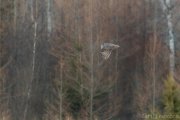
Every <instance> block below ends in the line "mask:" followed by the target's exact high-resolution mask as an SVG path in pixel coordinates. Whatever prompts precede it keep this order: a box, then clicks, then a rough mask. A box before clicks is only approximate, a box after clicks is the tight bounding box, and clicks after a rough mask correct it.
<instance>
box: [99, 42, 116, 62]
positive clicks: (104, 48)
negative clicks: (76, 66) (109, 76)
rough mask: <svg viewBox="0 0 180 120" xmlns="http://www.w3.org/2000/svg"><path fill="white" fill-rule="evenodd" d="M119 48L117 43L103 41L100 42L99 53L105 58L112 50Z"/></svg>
mask: <svg viewBox="0 0 180 120" xmlns="http://www.w3.org/2000/svg"><path fill="white" fill-rule="evenodd" d="M117 48H119V45H115V44H112V43H103V44H101V54H102V57H103V58H104V59H105V60H107V59H108V58H109V56H110V55H111V52H112V50H114V49H117Z"/></svg>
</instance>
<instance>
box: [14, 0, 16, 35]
mask: <svg viewBox="0 0 180 120" xmlns="http://www.w3.org/2000/svg"><path fill="white" fill-rule="evenodd" d="M16 21H17V0H14V35H15V34H16V23H17V22H16Z"/></svg>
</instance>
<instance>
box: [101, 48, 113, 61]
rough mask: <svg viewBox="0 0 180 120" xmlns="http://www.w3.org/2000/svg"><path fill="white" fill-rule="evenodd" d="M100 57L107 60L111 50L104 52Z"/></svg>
mask: <svg viewBox="0 0 180 120" xmlns="http://www.w3.org/2000/svg"><path fill="white" fill-rule="evenodd" d="M101 54H102V57H103V58H104V59H105V60H107V59H108V58H109V56H110V55H111V50H104V51H103V52H101Z"/></svg>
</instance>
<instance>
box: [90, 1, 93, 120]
mask: <svg viewBox="0 0 180 120" xmlns="http://www.w3.org/2000/svg"><path fill="white" fill-rule="evenodd" d="M92 7H93V0H91V2H90V6H89V8H90V9H89V12H90V17H91V21H90V65H91V66H90V70H91V71H90V78H91V84H90V87H91V88H90V119H89V120H93V97H94V44H93V33H92V30H93V13H92V10H93V8H92Z"/></svg>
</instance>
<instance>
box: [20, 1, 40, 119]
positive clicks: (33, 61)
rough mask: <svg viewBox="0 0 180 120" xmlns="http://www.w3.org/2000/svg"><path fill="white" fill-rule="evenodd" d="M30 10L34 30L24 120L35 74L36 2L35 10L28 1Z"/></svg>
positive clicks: (32, 4)
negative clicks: (30, 71)
mask: <svg viewBox="0 0 180 120" xmlns="http://www.w3.org/2000/svg"><path fill="white" fill-rule="evenodd" d="M30 2H31V4H30V10H31V20H32V23H33V29H34V31H33V32H34V33H33V48H32V54H33V55H32V73H31V80H30V84H29V85H28V91H27V101H26V105H25V110H24V116H23V118H24V120H25V119H27V112H28V108H29V102H28V101H29V99H30V97H31V92H32V82H33V80H34V74H35V62H36V45H37V25H38V23H37V21H36V18H37V5H38V4H37V1H35V9H34V7H33V6H34V3H33V0H31V1H30Z"/></svg>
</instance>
